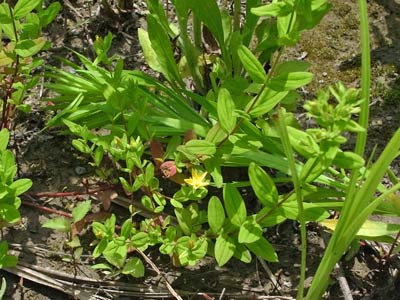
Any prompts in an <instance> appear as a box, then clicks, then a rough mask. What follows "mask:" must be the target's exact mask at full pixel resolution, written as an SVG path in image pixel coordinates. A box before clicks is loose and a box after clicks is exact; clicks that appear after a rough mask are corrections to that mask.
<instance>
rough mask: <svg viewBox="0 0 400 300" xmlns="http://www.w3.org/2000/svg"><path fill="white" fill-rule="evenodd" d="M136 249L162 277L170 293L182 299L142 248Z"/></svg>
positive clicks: (179, 299)
mask: <svg viewBox="0 0 400 300" xmlns="http://www.w3.org/2000/svg"><path fill="white" fill-rule="evenodd" d="M136 251H137V252H138V253H139V254H140V255H141V256H142V257H143V258H144V260H145V261H146V262H147V263H148V264H149V265H150V266H151V268H152V269H153V270H154V271H155V272H156V273H157V274H158V275H159V276H160V277H161V278H162V280H163V281H164V284H165V287H166V288H167V289H168V291H169V292H170V293H171V295H172V296H174V297H175V298H176V299H178V300H183V299H182V297H181V296H179V295H178V293H177V292H176V291H175V290H174V288H173V287H172V285H171V284H170V283H169V282H168V280H167V278H165V276H164V275H163V274H162V273H161V271H160V269H159V268H158V267H157V266H156V265H155V264H154V263H153V262H152V261H151V259H150V258H148V256H147V255H146V254H144V253H143V252H142V250H140V249H136Z"/></svg>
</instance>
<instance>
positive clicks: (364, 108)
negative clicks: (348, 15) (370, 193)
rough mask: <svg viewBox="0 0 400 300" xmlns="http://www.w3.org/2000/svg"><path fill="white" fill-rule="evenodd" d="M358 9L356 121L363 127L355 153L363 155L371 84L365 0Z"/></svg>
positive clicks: (361, 0)
mask: <svg viewBox="0 0 400 300" xmlns="http://www.w3.org/2000/svg"><path fill="white" fill-rule="evenodd" d="M358 3H359V10H360V27H361V28H360V30H361V98H362V99H364V102H363V103H362V104H361V106H360V108H361V112H360V117H359V121H358V123H359V124H360V125H361V127H363V128H364V129H365V131H364V132H359V133H358V135H357V141H356V148H355V153H356V154H358V155H360V156H364V149H365V144H366V139H367V129H368V119H369V98H370V86H371V51H370V40H369V26H368V7H367V1H366V0H359V1H358Z"/></svg>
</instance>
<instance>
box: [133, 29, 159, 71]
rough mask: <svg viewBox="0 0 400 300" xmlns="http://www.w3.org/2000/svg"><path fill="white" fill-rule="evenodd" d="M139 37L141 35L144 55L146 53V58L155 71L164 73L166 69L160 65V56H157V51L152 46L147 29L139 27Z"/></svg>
mask: <svg viewBox="0 0 400 300" xmlns="http://www.w3.org/2000/svg"><path fill="white" fill-rule="evenodd" d="M138 37H139V42H140V46H142V50H143V55H144V58H145V59H146V62H147V64H148V65H149V66H150V68H152V69H153V70H154V71H157V72H160V73H163V71H164V70H163V68H162V67H161V65H160V62H159V60H158V56H157V54H156V52H155V51H154V49H153V47H152V46H151V42H150V39H149V34H148V33H147V31H145V30H143V29H141V28H139V29H138Z"/></svg>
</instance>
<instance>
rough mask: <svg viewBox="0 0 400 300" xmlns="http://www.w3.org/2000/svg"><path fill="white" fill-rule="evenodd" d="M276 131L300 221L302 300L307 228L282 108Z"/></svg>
mask: <svg viewBox="0 0 400 300" xmlns="http://www.w3.org/2000/svg"><path fill="white" fill-rule="evenodd" d="M278 132H279V136H280V138H281V140H282V145H283V150H284V151H285V155H286V157H287V160H288V165H289V169H290V173H291V175H292V180H293V185H294V191H295V194H296V200H297V209H298V211H299V213H298V220H299V223H300V236H301V268H300V282H299V285H298V290H297V300H302V299H303V297H304V280H305V278H306V263H307V230H306V222H305V219H304V207H303V192H302V182H301V180H300V179H299V177H298V174H297V169H296V162H295V160H294V153H293V149H292V146H291V144H290V140H289V134H288V131H287V128H286V124H285V116H284V113H283V109H282V108H279V109H278Z"/></svg>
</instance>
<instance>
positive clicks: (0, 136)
mask: <svg viewBox="0 0 400 300" xmlns="http://www.w3.org/2000/svg"><path fill="white" fill-rule="evenodd" d="M9 139H10V132H9V131H8V130H7V129H6V128H3V129H2V130H1V131H0V151H4V150H6V149H7V146H8V140H9Z"/></svg>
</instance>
